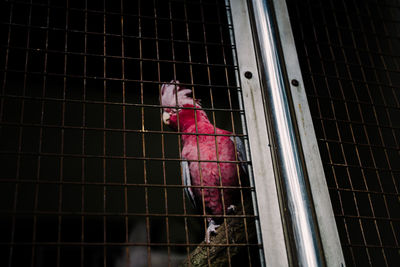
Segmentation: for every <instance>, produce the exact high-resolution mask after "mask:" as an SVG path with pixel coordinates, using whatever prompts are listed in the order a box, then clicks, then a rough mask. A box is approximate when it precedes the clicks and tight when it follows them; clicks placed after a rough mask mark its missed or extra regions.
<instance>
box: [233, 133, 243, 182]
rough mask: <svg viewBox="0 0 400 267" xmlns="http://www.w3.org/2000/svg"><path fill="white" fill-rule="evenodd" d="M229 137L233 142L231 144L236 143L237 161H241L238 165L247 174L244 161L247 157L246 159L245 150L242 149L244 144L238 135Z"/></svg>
mask: <svg viewBox="0 0 400 267" xmlns="http://www.w3.org/2000/svg"><path fill="white" fill-rule="evenodd" d="M230 139H231V141H232V142H233V144H235V145H236V152H237V156H238V161H241V162H242V163H241V164H240V166H241V167H242V170H243V171H244V173H245V174H246V175H247V163H245V162H246V161H247V159H246V151H245V149H244V144H243V142H242V140H241V139H240V137H238V136H231V137H230Z"/></svg>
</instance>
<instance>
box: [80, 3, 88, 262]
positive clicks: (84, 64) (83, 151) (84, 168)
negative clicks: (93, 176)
mask: <svg viewBox="0 0 400 267" xmlns="http://www.w3.org/2000/svg"><path fill="white" fill-rule="evenodd" d="M84 31H85V32H84V35H85V37H84V38H85V40H84V42H85V43H84V51H83V53H84V56H83V93H82V100H83V103H82V127H83V129H82V141H81V143H82V150H81V154H82V159H81V168H82V169H81V176H82V186H81V201H82V202H81V212H82V215H81V245H80V246H81V262H80V263H81V264H80V265H81V267H84V263H85V247H84V245H83V243H84V242H85V193H86V190H85V188H86V186H85V180H86V175H85V171H86V164H85V157H83V155H85V147H86V146H85V138H86V131H85V127H86V104H85V101H86V86H87V77H86V75H87V56H86V54H87V43H88V42H87V41H88V40H87V39H88V38H87V37H88V36H87V31H88V0H85V29H84Z"/></svg>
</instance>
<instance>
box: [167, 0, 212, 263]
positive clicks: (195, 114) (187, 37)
mask: <svg viewBox="0 0 400 267" xmlns="http://www.w3.org/2000/svg"><path fill="white" fill-rule="evenodd" d="M183 6H184V18H185V20H184V23H185V29H186V32H185V33H186V44H187V47H188V48H187V49H188V57H189V62H192V54H191V43H190V36H191V35H190V30H189V16H188V14H187V1H186V0H185V1H184V2H183ZM189 72H190V83H191V84H194V78H193V66H192V64H190V65H189ZM191 90H192V96H193V105H194V106H196V94H195V91H194V87H193V86H191ZM175 97H176V98H177V94H175ZM176 103H177V105H178V99H176ZM177 119H178V131H179V132H181V129H180V126H179V113H178V116H177ZM194 124H195V129H196V130H195V133H196V149H197V159H198V162H197V164H198V168H199V174H200V186H201V188H200V190H201V202H202V205H201V207H202V213H203V216H204V218H203V221H204V232H206V231H207V216H206V215H207V212H206V205H205V199H204V177H203V170H202V168H201V157H200V142H199V135H198V133H199V128H198V120H197V112H194ZM207 260H208V266H211V261H210V248H209V247H207Z"/></svg>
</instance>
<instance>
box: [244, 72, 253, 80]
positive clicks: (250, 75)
mask: <svg viewBox="0 0 400 267" xmlns="http://www.w3.org/2000/svg"><path fill="white" fill-rule="evenodd" d="M244 77H246V78H247V79H251V77H253V73H251V72H250V71H246V72H245V73H244Z"/></svg>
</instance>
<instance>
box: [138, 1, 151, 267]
mask: <svg viewBox="0 0 400 267" xmlns="http://www.w3.org/2000/svg"><path fill="white" fill-rule="evenodd" d="M141 8H142V2H141V0H139V1H138V26H139V36H138V37H139V60H140V63H139V65H140V67H139V68H140V104H141V105H142V106H141V120H140V121H141V125H142V131H141V132H142V155H143V158H146V138H145V136H146V135H145V132H146V129H145V128H144V125H145V124H144V111H145V109H144V106H143V105H144V88H143V43H142V40H143V39H142V37H143V36H142V30H143V29H142V10H141ZM143 174H144V177H143V179H144V184H146V185H147V184H148V181H147V162H146V160H143ZM144 194H145V196H144V198H145V200H144V201H145V210H146V232H147V233H146V241H147V265H148V266H151V246H150V243H151V239H150V218H149V193H148V187H147V186H145V187H144Z"/></svg>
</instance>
